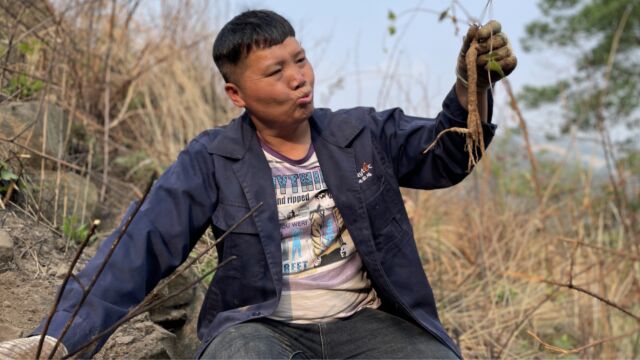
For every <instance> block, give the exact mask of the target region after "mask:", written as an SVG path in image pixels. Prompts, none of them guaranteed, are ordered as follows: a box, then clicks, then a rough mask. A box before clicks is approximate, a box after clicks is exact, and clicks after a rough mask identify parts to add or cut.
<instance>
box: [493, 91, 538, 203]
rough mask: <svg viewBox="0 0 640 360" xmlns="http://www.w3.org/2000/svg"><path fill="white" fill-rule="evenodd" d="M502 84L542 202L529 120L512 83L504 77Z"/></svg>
mask: <svg viewBox="0 0 640 360" xmlns="http://www.w3.org/2000/svg"><path fill="white" fill-rule="evenodd" d="M502 84H503V85H504V87H505V89H506V90H507V95H509V103H510V105H511V109H513V111H514V112H515V114H516V117H517V118H518V124H519V126H520V130H522V138H523V139H524V144H525V147H526V149H527V156H528V157H529V164H531V181H532V182H533V186H534V189H535V191H536V197H537V198H538V203H541V202H542V188H541V187H540V182H539V180H538V164H537V162H536V157H535V155H534V154H533V151H532V150H531V142H530V141H529V131H528V130H527V122H526V121H525V120H524V116H522V112H521V111H520V106H519V105H518V101H517V100H516V97H515V96H514V95H513V90H512V89H511V83H510V82H509V79H507V78H504V79H502Z"/></svg>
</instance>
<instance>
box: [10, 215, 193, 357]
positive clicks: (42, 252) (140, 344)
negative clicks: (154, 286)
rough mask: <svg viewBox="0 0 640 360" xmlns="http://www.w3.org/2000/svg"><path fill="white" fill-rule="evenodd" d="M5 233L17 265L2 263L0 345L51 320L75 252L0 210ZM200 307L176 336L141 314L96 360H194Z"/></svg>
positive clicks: (89, 251)
mask: <svg viewBox="0 0 640 360" xmlns="http://www.w3.org/2000/svg"><path fill="white" fill-rule="evenodd" d="M0 231H5V232H7V233H8V234H9V236H10V237H11V238H12V239H13V242H14V246H13V260H12V261H10V262H8V263H7V262H5V263H0V341H5V340H10V339H15V338H19V337H24V336H28V335H29V334H30V333H31V332H32V331H33V329H34V328H35V327H36V326H37V325H38V324H39V322H40V321H41V320H42V319H43V318H44V316H46V314H47V313H48V312H49V309H50V306H51V304H52V302H53V299H54V297H55V294H56V291H57V288H58V286H59V285H60V284H61V283H62V279H63V278H64V275H65V274H66V271H67V267H68V264H69V263H70V262H71V259H72V257H73V255H74V252H75V251H76V247H75V244H68V243H67V241H66V240H65V239H63V238H62V237H60V236H59V235H57V234H56V233H55V232H53V231H51V230H49V229H48V228H47V227H46V226H44V225H43V224H38V223H37V222H35V221H34V220H32V219H30V218H28V217H27V216H23V215H21V213H19V212H17V211H11V210H0ZM65 250H66V251H65ZM94 252H95V250H94V249H91V248H90V249H87V251H86V254H83V256H82V258H81V259H80V262H79V264H78V267H79V268H82V266H83V265H84V263H86V261H87V260H88V259H89V257H90V256H91V255H92V254H93V253H94ZM200 300H201V299H200ZM195 308H197V306H195V305H194V304H190V305H188V308H187V306H186V305H185V307H184V309H185V311H187V312H189V316H188V320H187V321H186V325H185V326H184V327H183V328H181V329H179V330H178V331H176V330H175V329H170V330H172V331H173V332H170V331H168V330H166V329H164V328H162V327H161V326H159V325H158V324H156V323H154V322H153V321H151V320H150V318H149V314H147V313H145V314H143V315H140V316H139V317H137V318H135V319H133V320H131V321H130V322H128V323H126V324H125V325H123V326H122V327H121V328H120V329H118V331H117V332H116V333H115V334H114V335H112V336H111V337H110V339H109V341H108V342H107V344H106V345H105V346H104V347H103V349H102V350H101V351H100V352H99V353H98V354H97V355H96V356H95V358H96V359H123V358H127V359H142V358H155V359H170V358H185V357H191V356H192V355H193V350H194V344H193V337H194V335H195V321H193V318H194V316H193V315H192V313H193V312H194V311H195V310H194V309H195ZM159 311H160V312H161V311H162V309H160V310H159ZM162 315H163V314H162V313H160V314H159V316H160V317H162ZM155 316H158V314H155ZM185 333H188V335H189V336H191V343H189V344H187V345H185V344H184V342H182V343H181V341H183V339H181V338H184V337H185Z"/></svg>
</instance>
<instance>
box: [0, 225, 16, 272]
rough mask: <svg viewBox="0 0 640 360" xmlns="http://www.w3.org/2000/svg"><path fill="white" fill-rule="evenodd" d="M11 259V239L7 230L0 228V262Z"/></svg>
mask: <svg viewBox="0 0 640 360" xmlns="http://www.w3.org/2000/svg"><path fill="white" fill-rule="evenodd" d="M11 260H13V239H12V238H11V236H10V235H9V233H8V232H6V231H4V230H0V264H7V263H9V262H11Z"/></svg>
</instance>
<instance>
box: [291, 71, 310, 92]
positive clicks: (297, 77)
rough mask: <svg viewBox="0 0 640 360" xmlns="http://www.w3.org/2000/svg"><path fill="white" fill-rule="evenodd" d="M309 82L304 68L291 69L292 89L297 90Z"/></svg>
mask: <svg viewBox="0 0 640 360" xmlns="http://www.w3.org/2000/svg"><path fill="white" fill-rule="evenodd" d="M306 84H307V78H306V77H305V75H304V71H303V69H294V70H292V71H291V79H290V86H291V89H293V90H297V89H299V88H301V87H303V86H305V85H306Z"/></svg>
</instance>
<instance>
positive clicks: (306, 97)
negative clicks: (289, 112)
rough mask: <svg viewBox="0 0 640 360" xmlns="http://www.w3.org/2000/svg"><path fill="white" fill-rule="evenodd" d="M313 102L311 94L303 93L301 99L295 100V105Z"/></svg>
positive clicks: (310, 92)
mask: <svg viewBox="0 0 640 360" xmlns="http://www.w3.org/2000/svg"><path fill="white" fill-rule="evenodd" d="M311 101H313V92H312V91H309V92H307V93H304V94H303V95H302V96H301V97H299V98H298V99H297V100H296V104H298V105H307V104H309V103H311Z"/></svg>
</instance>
